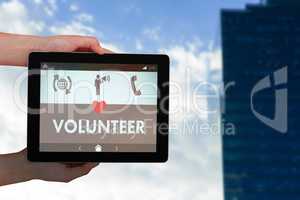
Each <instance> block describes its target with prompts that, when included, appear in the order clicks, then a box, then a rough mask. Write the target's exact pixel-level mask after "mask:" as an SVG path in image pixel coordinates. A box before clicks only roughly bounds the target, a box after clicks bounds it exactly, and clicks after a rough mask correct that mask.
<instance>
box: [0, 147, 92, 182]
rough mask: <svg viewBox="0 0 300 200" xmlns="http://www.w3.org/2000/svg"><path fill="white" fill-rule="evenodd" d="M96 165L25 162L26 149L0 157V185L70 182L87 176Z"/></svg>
mask: <svg viewBox="0 0 300 200" xmlns="http://www.w3.org/2000/svg"><path fill="white" fill-rule="evenodd" d="M97 165H98V163H79V164H75V163H73V164H63V163H50V162H49V163H47V162H30V161H28V160H27V152H26V149H24V150H23V151H20V152H18V153H13V154H6V155H0V185H8V184H13V183H19V182H24V181H29V180H33V179H40V180H45V181H56V182H70V181H72V180H74V179H76V178H78V177H81V176H84V175H86V174H88V173H89V172H90V171H91V170H92V169H93V168H94V167H96V166H97Z"/></svg>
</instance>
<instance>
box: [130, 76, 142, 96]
mask: <svg viewBox="0 0 300 200" xmlns="http://www.w3.org/2000/svg"><path fill="white" fill-rule="evenodd" d="M136 81H137V76H136V75H134V76H132V77H131V88H132V91H133V94H134V95H135V96H140V95H141V94H142V92H141V90H138V89H137V88H136V85H135V82H136Z"/></svg>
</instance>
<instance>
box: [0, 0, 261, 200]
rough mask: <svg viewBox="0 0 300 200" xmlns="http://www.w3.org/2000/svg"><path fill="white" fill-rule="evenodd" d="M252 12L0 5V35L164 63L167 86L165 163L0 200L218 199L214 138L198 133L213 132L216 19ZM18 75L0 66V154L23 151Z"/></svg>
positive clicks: (22, 82) (109, 170)
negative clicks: (64, 39) (66, 37)
mask: <svg viewBox="0 0 300 200" xmlns="http://www.w3.org/2000/svg"><path fill="white" fill-rule="evenodd" d="M257 2H258V0H234V1H233V0H201V1H199V0H190V1H179V0H166V1H158V0H153V1H146V0H131V1H128V0H122V1H121V0H119V1H117V0H110V1H104V0H90V1H84V0H60V1H59V0H24V1H21V0H1V1H0V31H1V32H11V33H19V34H33V35H42V36H48V35H57V34H80V35H93V36H96V37H97V38H98V39H99V40H100V42H101V44H102V45H103V46H104V47H107V48H109V49H111V50H113V51H116V52H131V53H165V54H168V55H169V56H170V60H171V81H172V83H174V86H173V85H172V86H171V100H170V104H171V108H170V128H171V130H170V150H169V152H170V153H169V154H170V156H169V161H168V162H167V163H162V164H142V163H140V164H115V163H110V164H109V163H105V164H104V163H102V164H100V165H99V166H98V167H97V168H96V169H94V170H93V171H92V172H91V173H90V174H88V175H87V176H85V177H82V178H79V179H77V180H74V181H72V182H71V183H68V184H63V183H48V182H44V181H39V180H34V181H30V182H26V183H20V184H16V185H10V186H5V187H1V188H0V199H5V200H10V199H17V198H18V199H22V200H23V199H24V200H25V199H26V200H27V199H40V197H41V196H43V199H45V200H48V199H49V200H50V199H70V200H71V199H72V200H79V199H83V198H87V199H113V200H114V199H141V198H143V199H146V200H148V199H149V200H150V199H156V200H157V199H163V200H166V199H172V200H176V199H178V200H179V199H180V200H181V199H191V200H194V199H195V200H197V199H201V200H215V199H223V195H222V194H223V188H222V164H221V163H222V161H221V158H222V152H221V136H220V134H219V131H218V130H215V129H214V130H209V131H208V132H207V133H203V132H201V131H199V126H200V129H201V125H203V124H204V125H205V124H206V125H210V126H213V127H215V126H218V123H219V114H220V113H219V107H218V105H219V104H218V103H219V98H218V95H217V97H216V98H215V99H210V100H209V101H207V98H206V95H207V93H208V92H209V91H210V90H211V89H214V90H215V92H217V94H219V93H218V91H219V86H220V83H221V74H222V73H221V70H222V57H221V47H220V22H219V21H220V20H219V19H220V16H219V13H220V9H221V8H231V9H232V8H235V9H241V8H244V6H245V4H246V3H257ZM26 72H27V71H26V68H21V67H7V66H0V91H1V94H2V95H1V96H2V98H0V128H1V133H0V153H10V152H16V151H19V150H21V149H23V148H25V147H26V98H27V92H26V91H27V80H26ZM207 83H209V84H213V86H214V87H207V85H208V84H207ZM18 86H21V87H20V88H19V87H18ZM199 88H200V89H199ZM195 95H198V96H199V97H200V99H198V100H195V99H194V98H193V97H194V96H195ZM195 102H196V103H195ZM208 109H209V111H210V112H209V113H210V114H207V112H205V111H208ZM16 124H17V125H16ZM214 125H215V126H214Z"/></svg>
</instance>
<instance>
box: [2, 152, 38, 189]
mask: <svg viewBox="0 0 300 200" xmlns="http://www.w3.org/2000/svg"><path fill="white" fill-rule="evenodd" d="M0 166H1V167H0V185H8V184H13V183H20V182H25V181H29V180H32V179H34V176H33V175H34V173H33V172H34V170H33V169H32V167H31V165H30V162H29V161H28V160H27V159H26V152H25V151H21V152H18V153H12V154H6V155H1V157H0Z"/></svg>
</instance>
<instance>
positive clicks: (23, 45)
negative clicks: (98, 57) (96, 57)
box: [0, 33, 112, 66]
mask: <svg viewBox="0 0 300 200" xmlns="http://www.w3.org/2000/svg"><path fill="white" fill-rule="evenodd" d="M33 51H44V52H47V51H59V52H73V51H88V52H91V51H92V52H96V53H99V54H104V53H112V51H110V50H108V49H105V48H102V47H101V45H100V43H99V41H98V40H97V38H95V37H90V36H72V35H69V36H67V35H64V36H49V37H39V36H28V35H16V34H7V33H0V65H14V66H26V65H27V59H28V55H29V53H31V52H33Z"/></svg>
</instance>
